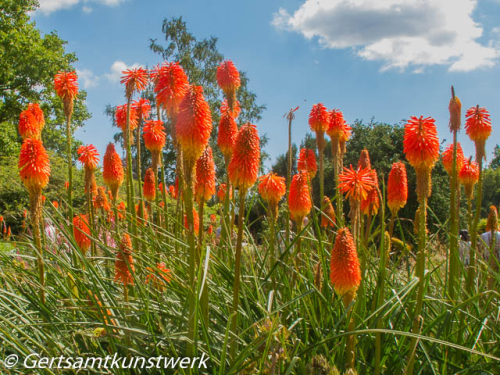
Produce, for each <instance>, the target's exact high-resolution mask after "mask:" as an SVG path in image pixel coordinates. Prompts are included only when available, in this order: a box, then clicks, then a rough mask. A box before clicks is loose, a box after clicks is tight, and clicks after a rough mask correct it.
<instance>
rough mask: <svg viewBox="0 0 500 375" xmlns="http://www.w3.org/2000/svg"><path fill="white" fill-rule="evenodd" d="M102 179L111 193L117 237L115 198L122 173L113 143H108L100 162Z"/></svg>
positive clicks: (118, 156) (120, 163) (120, 160)
mask: <svg viewBox="0 0 500 375" xmlns="http://www.w3.org/2000/svg"><path fill="white" fill-rule="evenodd" d="M102 178H103V180H104V182H105V183H106V185H108V188H109V189H110V191H111V198H112V200H113V211H114V214H115V229H116V233H117V235H118V234H119V230H120V226H119V222H118V207H117V198H118V190H119V189H120V186H121V185H122V183H123V179H124V172H123V164H122V159H121V158H120V155H118V153H117V152H116V150H115V145H114V144H113V143H109V144H108V146H107V147H106V153H105V154H104V158H103V161H102Z"/></svg>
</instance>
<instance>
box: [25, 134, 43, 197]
mask: <svg viewBox="0 0 500 375" xmlns="http://www.w3.org/2000/svg"><path fill="white" fill-rule="evenodd" d="M18 167H19V176H20V177H21V180H22V181H23V183H24V186H26V189H28V191H29V192H30V193H39V192H40V191H41V189H43V188H45V187H46V186H47V184H48V182H49V177H50V164H49V156H48V155H47V151H45V148H44V147H43V143H42V141H40V140H38V139H31V138H26V139H25V140H24V142H23V144H22V146H21V152H20V154H19V164H18Z"/></svg>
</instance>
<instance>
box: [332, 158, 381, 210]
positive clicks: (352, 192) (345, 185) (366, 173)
mask: <svg viewBox="0 0 500 375" xmlns="http://www.w3.org/2000/svg"><path fill="white" fill-rule="evenodd" d="M349 168H350V169H347V168H344V172H342V173H341V174H340V175H339V181H340V184H339V189H340V191H341V192H342V193H347V198H352V199H354V200H356V201H359V202H361V201H362V200H364V199H366V198H367V197H368V193H369V192H370V191H371V190H372V189H373V187H374V182H373V179H372V176H371V171H370V170H369V169H367V168H365V169H360V168H358V169H357V170H354V169H353V168H352V165H351V166H350V167H349Z"/></svg>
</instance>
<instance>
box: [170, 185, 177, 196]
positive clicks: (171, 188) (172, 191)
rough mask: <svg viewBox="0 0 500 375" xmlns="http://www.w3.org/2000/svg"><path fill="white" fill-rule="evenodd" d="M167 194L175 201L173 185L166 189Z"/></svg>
mask: <svg viewBox="0 0 500 375" xmlns="http://www.w3.org/2000/svg"><path fill="white" fill-rule="evenodd" d="M168 193H169V194H170V196H171V197H172V198H174V199H177V194H176V193H175V187H174V185H170V186H169V187H168Z"/></svg>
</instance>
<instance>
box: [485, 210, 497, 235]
mask: <svg viewBox="0 0 500 375" xmlns="http://www.w3.org/2000/svg"><path fill="white" fill-rule="evenodd" d="M492 230H494V231H497V230H498V211H497V208H496V207H495V206H490V213H489V214H488V219H487V220H486V231H487V232H490V231H492Z"/></svg>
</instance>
